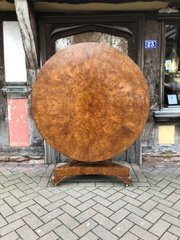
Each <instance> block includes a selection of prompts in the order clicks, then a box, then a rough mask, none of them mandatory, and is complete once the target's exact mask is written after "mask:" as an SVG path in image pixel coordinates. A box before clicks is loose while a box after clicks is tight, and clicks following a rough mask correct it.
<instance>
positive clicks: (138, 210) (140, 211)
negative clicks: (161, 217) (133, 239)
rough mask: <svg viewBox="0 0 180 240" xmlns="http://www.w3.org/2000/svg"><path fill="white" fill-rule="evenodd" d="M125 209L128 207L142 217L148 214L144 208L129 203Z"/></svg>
mask: <svg viewBox="0 0 180 240" xmlns="http://www.w3.org/2000/svg"><path fill="white" fill-rule="evenodd" d="M124 208H125V209H127V210H128V211H130V212H133V213H135V214H137V215H138V216H140V217H143V216H144V215H146V213H147V212H145V211H144V210H142V209H140V208H138V207H136V206H134V205H132V204H127V205H126V206H125V207H124Z"/></svg>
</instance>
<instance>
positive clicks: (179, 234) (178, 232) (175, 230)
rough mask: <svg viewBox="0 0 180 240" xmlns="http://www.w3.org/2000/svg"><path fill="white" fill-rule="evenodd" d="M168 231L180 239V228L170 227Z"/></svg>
mask: <svg viewBox="0 0 180 240" xmlns="http://www.w3.org/2000/svg"><path fill="white" fill-rule="evenodd" d="M168 231H169V232H170V233H172V234H174V235H176V236H177V237H180V227H176V226H173V225H172V226H171V227H170V228H169V229H168Z"/></svg>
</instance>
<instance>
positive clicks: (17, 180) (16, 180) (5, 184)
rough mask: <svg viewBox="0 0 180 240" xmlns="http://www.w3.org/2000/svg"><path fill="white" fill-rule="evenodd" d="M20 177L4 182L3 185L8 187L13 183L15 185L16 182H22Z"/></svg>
mask: <svg viewBox="0 0 180 240" xmlns="http://www.w3.org/2000/svg"><path fill="white" fill-rule="evenodd" d="M20 181H21V180H20V179H13V180H8V181H7V182H5V183H3V186H4V187H5V188H6V187H8V186H11V185H15V184H16V183H18V182H20Z"/></svg>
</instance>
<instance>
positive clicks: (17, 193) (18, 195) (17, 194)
mask: <svg viewBox="0 0 180 240" xmlns="http://www.w3.org/2000/svg"><path fill="white" fill-rule="evenodd" d="M11 193H12V194H13V195H14V196H15V197H16V198H17V199H19V198H21V197H23V196H25V193H24V192H23V191H22V190H20V189H18V188H15V189H13V190H11Z"/></svg>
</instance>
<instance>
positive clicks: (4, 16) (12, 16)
mask: <svg viewBox="0 0 180 240" xmlns="http://www.w3.org/2000/svg"><path fill="white" fill-rule="evenodd" d="M0 20H1V21H17V16H16V13H15V12H6V11H4V12H1V14H0Z"/></svg>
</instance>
